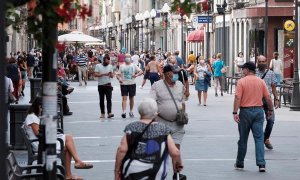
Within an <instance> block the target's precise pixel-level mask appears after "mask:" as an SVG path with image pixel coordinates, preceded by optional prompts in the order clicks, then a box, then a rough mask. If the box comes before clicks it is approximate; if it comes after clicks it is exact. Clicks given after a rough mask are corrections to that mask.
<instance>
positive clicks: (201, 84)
mask: <svg viewBox="0 0 300 180" xmlns="http://www.w3.org/2000/svg"><path fill="white" fill-rule="evenodd" d="M211 75H212V74H211V68H210V66H208V65H207V64H206V63H205V60H204V59H200V60H199V64H198V65H197V66H196V68H195V71H194V76H195V78H196V81H195V89H196V91H197V92H198V100H199V104H198V105H199V106H200V105H201V96H202V92H203V106H206V99H207V90H208V86H210V80H211Z"/></svg>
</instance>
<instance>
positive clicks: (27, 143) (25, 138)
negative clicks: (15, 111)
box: [20, 127, 65, 165]
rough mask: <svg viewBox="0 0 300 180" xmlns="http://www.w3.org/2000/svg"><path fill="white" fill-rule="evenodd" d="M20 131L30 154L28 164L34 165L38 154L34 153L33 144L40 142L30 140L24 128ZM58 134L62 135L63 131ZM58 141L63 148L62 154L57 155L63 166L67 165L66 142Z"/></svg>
mask: <svg viewBox="0 0 300 180" xmlns="http://www.w3.org/2000/svg"><path fill="white" fill-rule="evenodd" d="M20 131H21V133H22V136H23V137H24V141H25V145H26V147H27V154H28V159H27V164H28V165H32V163H33V161H36V160H37V157H38V153H37V152H34V151H33V149H32V145H31V143H33V142H36V141H38V139H33V140H30V139H28V137H27V134H26V131H25V129H24V128H23V127H21V128H20ZM58 132H60V133H62V130H58ZM57 140H58V141H59V142H60V147H61V150H60V153H59V154H57V157H58V158H59V159H60V160H61V164H62V165H65V155H64V142H63V141H62V140H61V139H57Z"/></svg>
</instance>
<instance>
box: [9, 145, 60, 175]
mask: <svg viewBox="0 0 300 180" xmlns="http://www.w3.org/2000/svg"><path fill="white" fill-rule="evenodd" d="M5 163H6V167H7V168H6V171H7V175H8V180H21V179H30V178H35V179H36V178H43V176H44V175H43V173H39V172H42V170H43V167H44V165H43V164H37V165H30V166H22V167H21V166H19V165H18V162H17V160H16V157H15V155H14V153H13V152H12V151H9V153H8V155H7V157H6V159H5ZM57 168H58V169H59V172H57V178H58V179H60V180H64V179H65V177H64V174H65V169H64V167H62V166H60V165H57ZM31 170H36V171H39V172H36V173H30V174H28V173H24V172H25V171H27V172H28V171H31Z"/></svg>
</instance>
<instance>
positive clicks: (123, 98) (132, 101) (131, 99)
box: [122, 96, 134, 113]
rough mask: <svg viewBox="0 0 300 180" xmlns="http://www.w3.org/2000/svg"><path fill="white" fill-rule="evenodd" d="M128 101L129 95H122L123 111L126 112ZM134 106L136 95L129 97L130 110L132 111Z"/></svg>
mask: <svg viewBox="0 0 300 180" xmlns="http://www.w3.org/2000/svg"><path fill="white" fill-rule="evenodd" d="M126 103H127V96H122V110H123V113H125V112H126ZM133 106H134V96H132V97H129V108H130V112H132V110H133Z"/></svg>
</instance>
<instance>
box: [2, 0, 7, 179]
mask: <svg viewBox="0 0 300 180" xmlns="http://www.w3.org/2000/svg"><path fill="white" fill-rule="evenodd" d="M4 7H5V0H3V1H0V27H1V28H0V43H1V44H0V59H1V61H0V119H1V121H0V147H1V148H0V167H1V168H0V174H1V177H2V178H3V180H7V179H8V177H7V174H6V163H5V158H6V155H7V142H6V134H7V132H6V131H7V129H6V127H7V109H8V105H7V103H5V96H6V95H5V86H4V84H5V79H4V72H5V68H6V61H5V56H6V55H5V52H6V40H5V36H6V35H5V34H6V33H5V28H4V27H5V8H4Z"/></svg>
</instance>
